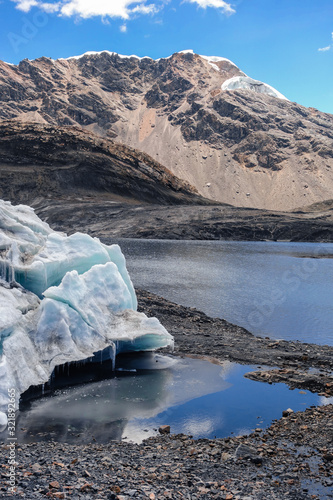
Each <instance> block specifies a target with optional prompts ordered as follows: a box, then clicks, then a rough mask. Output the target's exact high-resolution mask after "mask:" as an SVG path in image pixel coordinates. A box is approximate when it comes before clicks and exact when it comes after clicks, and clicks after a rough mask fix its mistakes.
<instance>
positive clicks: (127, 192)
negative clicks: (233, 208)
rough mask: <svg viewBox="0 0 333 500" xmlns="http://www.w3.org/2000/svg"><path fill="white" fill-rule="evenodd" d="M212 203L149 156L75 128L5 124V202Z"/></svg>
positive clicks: (1, 178)
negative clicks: (84, 198) (75, 199)
mask: <svg viewBox="0 0 333 500" xmlns="http://www.w3.org/2000/svg"><path fill="white" fill-rule="evenodd" d="M89 195H90V196H91V197H94V198H95V199H100V200H102V199H103V198H104V199H105V200H116V201H119V200H123V201H124V200H125V201H128V202H131V201H143V202H149V203H156V204H166V203H168V204H170V203H171V204H179V203H190V204H191V203H197V204H203V203H209V200H204V199H203V198H202V197H201V196H199V195H198V193H197V191H196V190H195V189H194V188H193V187H192V186H190V185H189V184H187V183H185V182H184V181H182V180H180V179H178V178H177V177H175V176H174V175H173V174H172V173H171V172H169V171H168V170H167V169H166V168H164V167H163V166H162V165H160V164H159V163H158V162H156V161H155V160H153V159H152V158H150V157H149V156H148V155H146V154H145V153H142V152H140V151H135V150H134V149H131V148H128V147H126V146H123V145H120V144H115V143H114V142H113V141H111V140H110V139H103V138H101V137H98V136H94V135H93V134H91V133H88V132H85V131H84V130H82V129H78V128H73V127H54V126H51V125H40V124H20V123H15V122H14V123H13V122H9V123H6V122H2V123H0V198H2V199H5V200H10V201H12V202H15V203H19V202H21V203H28V204H33V202H34V201H36V200H37V199H43V198H53V199H59V198H66V197H69V198H73V197H78V196H89Z"/></svg>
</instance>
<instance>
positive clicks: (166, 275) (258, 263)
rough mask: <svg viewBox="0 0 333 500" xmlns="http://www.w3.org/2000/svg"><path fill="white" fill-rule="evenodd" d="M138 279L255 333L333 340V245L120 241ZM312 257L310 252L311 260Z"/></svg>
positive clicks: (142, 284) (141, 284)
mask: <svg viewBox="0 0 333 500" xmlns="http://www.w3.org/2000/svg"><path fill="white" fill-rule="evenodd" d="M120 244H121V247H122V250H123V252H124V253H125V256H126V259H127V265H128V269H129V272H130V275H131V278H132V280H133V282H134V284H135V285H136V286H138V287H141V288H144V289H147V290H150V291H152V292H155V293H157V294H160V295H162V296H163V297H165V298H167V299H169V300H172V301H174V302H178V303H180V304H183V305H186V306H189V307H196V308H198V309H200V310H202V311H204V312H205V313H206V314H208V315H210V316H213V317H222V318H224V319H226V320H228V321H230V322H232V323H235V324H238V325H241V326H244V327H245V328H247V329H249V330H250V331H252V332H254V333H259V334H267V335H269V336H272V337H275V338H285V339H294V340H302V341H306V342H316V343H319V344H330V345H332V344H333V330H332V324H333V306H332V304H333V287H332V279H333V259H330V258H329V259H325V258H321V259H318V258H311V257H314V256H317V255H318V254H322V255H323V256H325V254H326V255H327V254H331V255H332V254H333V244H317V243H281V242H279V243H274V242H223V241H161V240H121V241H120ZM306 257H309V258H306Z"/></svg>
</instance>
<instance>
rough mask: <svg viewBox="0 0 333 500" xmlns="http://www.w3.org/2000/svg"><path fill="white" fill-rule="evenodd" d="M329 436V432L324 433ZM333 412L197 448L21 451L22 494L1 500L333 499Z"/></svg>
mask: <svg viewBox="0 0 333 500" xmlns="http://www.w3.org/2000/svg"><path fill="white" fill-rule="evenodd" d="M322 429H325V432H322ZM332 437H333V422H332V406H326V407H321V408H318V409H316V408H310V409H308V410H306V411H305V412H303V413H295V414H293V413H292V414H290V415H288V416H287V417H284V418H282V419H281V420H279V421H277V422H274V423H273V424H272V426H271V427H270V428H269V429H267V430H265V431H263V430H260V429H257V431H256V432H255V433H253V434H251V435H250V436H245V437H244V436H243V437H233V438H225V439H215V440H207V439H200V440H198V441H194V440H193V439H191V437H190V436H185V435H171V436H169V435H163V436H160V437H154V438H150V439H148V440H146V441H144V442H143V443H142V444H140V445H137V444H131V443H124V442H120V443H115V442H111V443H108V444H107V445H104V446H101V445H96V444H95V445H94V444H93V445H84V446H68V445H66V444H57V443H48V444H46V443H37V444H30V445H21V446H20V445H18V446H17V450H16V452H17V461H18V466H17V470H16V472H17V484H18V486H17V492H16V494H14V495H13V496H11V495H9V494H8V487H7V485H6V475H7V468H8V465H7V457H8V453H9V449H8V446H7V445H1V451H2V453H1V458H0V460H1V465H2V482H1V487H0V488H1V497H2V498H17V499H19V498H31V499H32V498H36V499H38V498H72V499H86V500H88V499H90V498H96V499H110V500H111V499H118V500H125V499H126V500H127V499H131V498H138V499H139V498H140V499H150V500H155V499H156V500H157V499H164V498H165V499H167V498H169V499H199V498H200V499H204V498H207V499H208V498H211V499H213V498H216V499H225V500H231V499H234V500H236V499H239V500H250V499H252V500H267V499H281V500H282V499H285V498H290V499H294V500H301V499H310V498H312V499H322V500H323V499H329V498H333V489H332V487H333V478H332V472H333V448H332Z"/></svg>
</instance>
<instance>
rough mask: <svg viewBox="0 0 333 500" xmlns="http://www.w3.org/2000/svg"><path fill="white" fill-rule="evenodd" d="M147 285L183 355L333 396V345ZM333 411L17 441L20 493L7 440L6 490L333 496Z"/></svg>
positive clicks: (247, 497) (119, 495)
mask: <svg viewBox="0 0 333 500" xmlns="http://www.w3.org/2000/svg"><path fill="white" fill-rule="evenodd" d="M137 293H138V298H139V308H140V309H141V310H143V311H145V312H146V313H147V314H152V315H156V316H157V317H158V318H159V319H160V320H161V321H162V322H163V324H164V325H165V326H166V327H167V328H168V329H169V331H170V332H171V333H172V334H173V335H174V337H175V342H176V348H175V353H176V354H178V355H191V356H200V357H206V358H210V359H212V358H214V359H213V360H214V362H219V361H222V360H225V359H229V360H232V361H238V362H243V363H256V364H258V363H261V364H266V365H269V366H275V367H278V369H275V370H270V371H268V372H267V371H266V372H265V373H268V374H269V375H268V377H270V378H269V381H270V382H275V381H283V382H285V383H287V384H289V385H290V386H294V387H302V388H307V389H310V390H313V391H316V392H320V393H322V394H323V395H326V396H330V395H332V394H333V378H332V375H331V373H332V367H333V356H332V355H333V348H332V347H328V346H316V345H312V344H311V345H310V344H302V343H300V342H286V341H272V340H270V339H268V338H260V337H255V336H254V335H252V334H251V333H249V332H247V331H246V330H244V329H243V328H240V327H237V326H235V325H231V324H229V323H227V322H226V321H224V320H220V319H213V318H209V317H207V316H206V315H205V314H203V313H201V312H199V311H197V310H195V309H193V308H185V307H182V306H179V305H177V304H174V303H171V302H168V301H166V300H165V299H163V298H161V297H158V296H156V295H153V294H151V293H148V292H145V291H143V290H138V291H137ZM309 368H311V371H310V372H309V371H308V370H309ZM260 373H262V372H260ZM276 374H277V375H276ZM249 376H251V374H250V375H249ZM279 377H280V378H279ZM297 377H298V378H297ZM257 380H260V376H259V375H257ZM265 381H267V379H266V380H265ZM332 416H333V406H332V405H327V406H323V407H319V408H315V407H311V408H309V409H307V410H306V411H305V412H299V413H293V412H292V411H285V412H284V416H283V417H282V418H281V419H280V420H278V421H274V422H273V424H272V425H271V426H270V427H269V428H268V429H265V430H262V429H259V428H258V429H256V431H255V432H254V433H252V434H251V435H248V436H242V437H230V438H224V439H214V440H208V439H200V440H196V441H195V440H193V439H192V438H191V436H185V435H172V434H171V435H169V434H164V435H160V436H157V437H153V438H149V439H148V440H146V441H144V442H143V443H142V444H133V443H125V442H110V443H108V444H106V445H102V444H94V443H93V444H89V445H86V444H85V445H81V446H80V445H67V444H64V443H55V442H49V443H45V442H44V443H34V444H17V445H16V460H17V466H16V485H17V487H16V492H15V493H14V494H11V493H10V491H9V483H8V480H9V479H8V472H9V463H8V459H9V458H10V453H11V449H10V447H9V444H8V441H6V442H4V443H2V444H1V445H0V448H1V452H2V453H1V456H0V462H1V482H0V497H1V498H17V499H19V498H28V499H32V498H34V499H38V498H71V499H86V500H88V499H90V498H96V499H110V500H111V499H115V500H116V499H118V500H127V499H131V498H138V499H140V498H141V499H145V498H148V499H150V500H157V499H164V498H170V499H184V498H185V499H193V500H194V499H199V498H200V499H202V498H207V499H210V498H211V499H213V498H216V499H224V500H231V499H234V500H236V499H239V500H261V499H262V500H267V499H281V500H282V499H285V498H290V499H294V500H301V499H311V498H312V499H330V498H333V418H332ZM171 432H172V429H171Z"/></svg>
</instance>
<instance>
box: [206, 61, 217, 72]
mask: <svg viewBox="0 0 333 500" xmlns="http://www.w3.org/2000/svg"><path fill="white" fill-rule="evenodd" d="M208 64H209V65H210V66H211V67H212V68H214V69H215V71H220V68H219V67H218V66H216V64H214V63H212V62H208Z"/></svg>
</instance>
